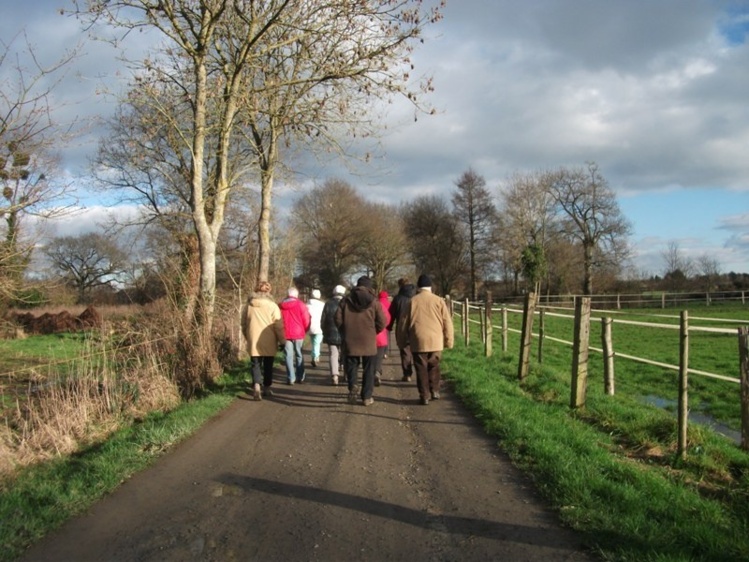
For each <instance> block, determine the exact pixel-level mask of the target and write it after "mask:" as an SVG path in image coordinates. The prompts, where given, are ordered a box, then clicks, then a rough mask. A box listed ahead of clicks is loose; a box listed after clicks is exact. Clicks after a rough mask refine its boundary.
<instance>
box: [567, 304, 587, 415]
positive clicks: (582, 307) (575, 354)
mask: <svg viewBox="0 0 749 562" xmlns="http://www.w3.org/2000/svg"><path fill="white" fill-rule="evenodd" d="M589 351H590V297H581V298H579V299H578V300H577V303H576V304H575V334H574V339H573V340H572V392H571V397H570V408H582V407H583V406H585V398H586V394H587V390H588V354H589Z"/></svg>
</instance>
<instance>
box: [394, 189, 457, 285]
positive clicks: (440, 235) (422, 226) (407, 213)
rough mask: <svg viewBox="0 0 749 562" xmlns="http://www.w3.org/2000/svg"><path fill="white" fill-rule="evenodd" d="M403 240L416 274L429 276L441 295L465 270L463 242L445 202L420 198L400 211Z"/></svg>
mask: <svg viewBox="0 0 749 562" xmlns="http://www.w3.org/2000/svg"><path fill="white" fill-rule="evenodd" d="M402 217H403V221H404V224H405V225H406V226H405V231H406V239H407V243H408V248H409V250H410V252H411V257H412V259H413V262H414V264H415V266H416V268H417V270H418V272H419V273H427V274H430V275H431V276H432V279H433V280H434V281H435V282H436V284H437V286H438V288H439V290H440V293H441V294H442V295H448V294H450V291H451V290H452V288H453V286H454V285H455V282H456V281H458V280H459V279H460V278H461V277H462V276H463V275H464V274H465V272H466V270H467V269H468V260H467V252H466V245H467V244H466V240H465V237H464V235H463V230H462V229H461V225H460V223H459V222H458V220H457V218H456V217H455V215H454V214H453V213H452V211H451V210H450V208H449V207H448V205H447V203H446V202H445V201H444V199H442V198H440V197H436V196H422V197H418V198H416V199H415V200H414V201H412V202H410V203H407V204H406V205H405V206H404V207H403V210H402Z"/></svg>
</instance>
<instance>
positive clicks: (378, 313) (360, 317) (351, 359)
mask: <svg viewBox="0 0 749 562" xmlns="http://www.w3.org/2000/svg"><path fill="white" fill-rule="evenodd" d="M335 323H336V325H337V326H338V328H339V330H341V334H342V336H343V352H344V369H345V372H346V379H347V380H348V390H349V402H351V403H352V404H355V403H356V394H357V391H358V390H359V388H358V385H357V384H356V382H357V378H358V377H357V371H358V369H359V365H361V367H362V388H361V399H362V401H363V403H364V405H365V406H369V405H371V404H372V403H374V398H372V392H373V390H374V368H375V356H376V355H377V332H381V331H382V330H383V329H384V328H385V327H387V321H386V319H385V312H384V311H383V310H382V305H381V304H380V301H379V300H378V299H377V295H376V294H375V292H374V290H373V289H372V280H371V279H370V278H369V277H367V276H363V277H360V278H359V279H358V281H357V282H356V287H354V288H353V289H351V292H350V293H349V294H348V295H347V296H346V297H345V298H344V299H343V300H342V301H341V305H340V306H339V307H338V310H337V311H336V315H335Z"/></svg>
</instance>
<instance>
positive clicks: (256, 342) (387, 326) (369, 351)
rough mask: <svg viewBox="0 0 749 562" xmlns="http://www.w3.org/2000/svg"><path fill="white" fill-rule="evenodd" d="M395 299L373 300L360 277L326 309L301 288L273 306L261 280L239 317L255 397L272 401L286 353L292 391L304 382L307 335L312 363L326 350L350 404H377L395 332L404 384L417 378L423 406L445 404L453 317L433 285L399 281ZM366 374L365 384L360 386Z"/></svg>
mask: <svg viewBox="0 0 749 562" xmlns="http://www.w3.org/2000/svg"><path fill="white" fill-rule="evenodd" d="M398 286H399V290H398V294H397V295H395V297H394V298H393V300H392V302H390V300H389V296H388V294H387V292H386V291H380V293H379V294H378V293H375V290H374V287H373V284H372V280H371V279H370V278H369V277H367V276H362V277H360V278H359V279H358V280H357V282H356V286H354V287H352V288H351V290H350V291H349V292H348V294H346V288H345V287H343V286H342V285H337V286H336V287H335V288H334V289H333V295H332V297H331V298H330V299H329V300H327V301H326V302H322V300H321V295H320V291H319V290H317V289H314V290H313V291H312V293H311V298H310V299H309V302H308V303H306V304H305V303H304V302H303V301H302V300H301V299H300V298H299V292H298V290H297V289H296V288H293V287H292V288H290V289H289V290H288V293H287V296H286V298H285V299H283V300H282V301H281V302H280V303H278V304H276V302H275V301H274V300H273V298H272V296H271V286H270V283H268V282H267V281H261V282H260V283H258V284H257V286H256V287H255V291H254V292H253V293H252V294H251V295H250V297H249V299H248V301H247V304H246V305H245V306H244V307H243V310H242V319H241V328H242V334H243V335H244V337H245V339H246V341H247V352H248V354H249V355H250V371H251V374H252V381H253V397H254V399H255V400H262V397H263V396H270V395H272V391H271V386H272V385H273V360H274V357H275V354H276V352H277V350H279V349H283V351H284V359H285V365H286V376H287V378H286V382H287V384H296V383H302V382H304V380H305V378H306V377H305V365H304V356H303V352H302V344H303V343H304V339H305V336H306V335H307V334H309V336H310V346H311V353H310V354H311V363H312V366H313V367H316V366H317V365H318V364H319V362H320V349H321V344H322V343H325V344H327V346H328V350H329V367H328V368H329V374H330V377H331V379H330V380H331V381H332V384H333V385H338V384H339V381H340V378H341V375H343V378H344V380H345V382H346V384H347V385H348V397H349V401H350V402H351V403H357V401H358V399H361V401H362V404H364V405H365V406H369V405H371V404H373V403H374V397H373V394H374V387H375V386H379V384H380V382H381V379H382V365H383V360H384V358H385V355H386V353H387V349H388V345H389V340H390V333H391V332H393V331H394V332H395V339H396V343H397V345H398V350H399V354H400V364H401V369H402V373H403V374H402V379H401V380H402V381H405V382H408V381H410V380H411V377H412V376H413V375H414V373H415V374H416V385H417V388H418V391H419V398H420V401H421V404H424V405H427V404H429V401H430V400H437V399H439V398H440V394H439V389H440V382H441V379H442V375H441V372H440V361H441V357H442V351H443V350H444V349H445V348H451V347H452V346H453V337H454V334H453V324H452V316H451V314H450V311H449V310H448V307H447V305H446V303H445V301H444V300H443V299H442V298H440V297H438V296H437V295H434V294H433V293H432V281H431V279H430V278H429V277H428V276H427V275H421V276H420V277H419V279H418V282H417V287H414V286H413V285H412V284H411V283H410V282H409V280H408V279H406V278H403V279H400V280H399V281H398ZM360 369H361V372H362V379H361V380H362V383H361V385H359V384H358V372H359V370H360Z"/></svg>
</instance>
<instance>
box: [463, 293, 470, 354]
mask: <svg viewBox="0 0 749 562" xmlns="http://www.w3.org/2000/svg"><path fill="white" fill-rule="evenodd" d="M470 314H471V310H470V308H469V307H468V299H465V300H464V301H463V316H464V317H465V324H464V325H463V330H464V331H463V336H464V337H465V341H466V347H468V344H469V343H470V341H471V322H470Z"/></svg>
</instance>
